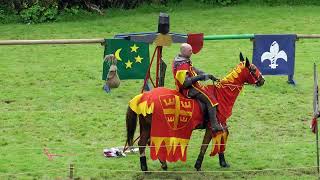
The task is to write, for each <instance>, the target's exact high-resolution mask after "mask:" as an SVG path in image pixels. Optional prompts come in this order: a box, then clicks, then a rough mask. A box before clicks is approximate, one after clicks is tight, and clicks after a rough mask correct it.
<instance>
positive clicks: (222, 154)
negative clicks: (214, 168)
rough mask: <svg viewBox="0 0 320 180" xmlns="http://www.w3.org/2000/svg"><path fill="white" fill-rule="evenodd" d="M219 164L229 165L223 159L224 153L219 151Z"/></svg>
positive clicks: (224, 166) (225, 166) (222, 165)
mask: <svg viewBox="0 0 320 180" xmlns="http://www.w3.org/2000/svg"><path fill="white" fill-rule="evenodd" d="M219 164H220V166H221V167H222V168H228V167H230V165H229V164H228V163H227V162H226V160H225V159H224V153H219Z"/></svg>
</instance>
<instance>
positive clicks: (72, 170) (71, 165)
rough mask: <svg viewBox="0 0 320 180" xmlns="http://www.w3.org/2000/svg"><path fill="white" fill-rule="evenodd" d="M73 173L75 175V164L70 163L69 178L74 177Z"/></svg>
mask: <svg viewBox="0 0 320 180" xmlns="http://www.w3.org/2000/svg"><path fill="white" fill-rule="evenodd" d="M73 175H74V166H73V164H70V166H69V179H73Z"/></svg>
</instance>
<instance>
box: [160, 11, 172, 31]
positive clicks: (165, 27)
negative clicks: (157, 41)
mask: <svg viewBox="0 0 320 180" xmlns="http://www.w3.org/2000/svg"><path fill="white" fill-rule="evenodd" d="M169 31H170V23H169V15H168V14H166V13H160V15H159V23H158V33H161V34H168V33H169Z"/></svg>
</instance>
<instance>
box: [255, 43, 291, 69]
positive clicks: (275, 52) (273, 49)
mask: <svg viewBox="0 0 320 180" xmlns="http://www.w3.org/2000/svg"><path fill="white" fill-rule="evenodd" d="M278 59H283V60H285V61H286V62H288V57H287V54H286V53H285V52H284V51H282V50H281V51H279V44H278V43H277V41H273V43H272V44H271V46H270V52H264V53H263V54H262V56H261V62H263V61H264V60H270V62H271V64H270V65H269V66H270V68H271V69H276V68H277V67H278V64H277V60H278Z"/></svg>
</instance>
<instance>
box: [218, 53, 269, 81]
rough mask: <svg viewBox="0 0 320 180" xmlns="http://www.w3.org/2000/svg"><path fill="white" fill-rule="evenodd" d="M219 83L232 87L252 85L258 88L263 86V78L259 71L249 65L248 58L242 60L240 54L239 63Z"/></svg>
mask: <svg viewBox="0 0 320 180" xmlns="http://www.w3.org/2000/svg"><path fill="white" fill-rule="evenodd" d="M220 83H221V84H222V85H233V86H242V85H244V84H253V85H256V86H258V87H259V86H262V85H263V84H264V78H263V76H262V74H261V72H260V71H259V69H258V68H257V67H256V66H255V65H254V64H251V63H250V62H249V60H248V58H247V59H246V60H244V58H243V56H242V53H240V63H239V64H238V65H237V66H236V67H235V68H234V69H233V70H232V71H231V72H230V73H229V74H228V75H227V76H226V77H225V78H223V79H222V80H221V82H220Z"/></svg>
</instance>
